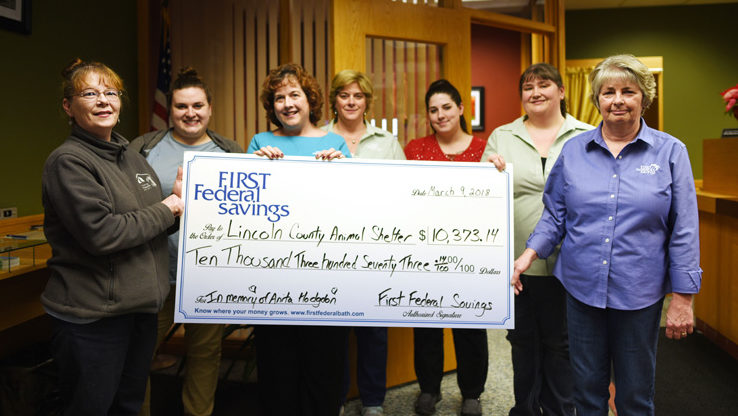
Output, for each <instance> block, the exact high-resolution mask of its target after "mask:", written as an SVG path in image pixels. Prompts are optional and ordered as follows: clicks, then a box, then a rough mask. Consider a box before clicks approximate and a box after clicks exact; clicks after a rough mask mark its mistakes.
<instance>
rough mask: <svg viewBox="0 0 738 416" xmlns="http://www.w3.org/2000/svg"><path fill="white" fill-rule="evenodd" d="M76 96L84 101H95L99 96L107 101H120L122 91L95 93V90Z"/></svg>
mask: <svg viewBox="0 0 738 416" xmlns="http://www.w3.org/2000/svg"><path fill="white" fill-rule="evenodd" d="M77 95H78V96H80V97H82V99H83V100H85V101H97V99H98V97H100V96H101V95H102V96H104V97H105V99H106V100H108V101H118V100H120V96H121V95H123V91H118V90H105V91H96V90H85V91H82V92H81V93H79V94H77Z"/></svg>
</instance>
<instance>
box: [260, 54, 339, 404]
mask: <svg viewBox="0 0 738 416" xmlns="http://www.w3.org/2000/svg"><path fill="white" fill-rule="evenodd" d="M261 103H262V105H263V106H264V109H265V110H266V112H267V116H268V117H269V120H270V121H271V122H272V123H273V124H274V125H276V126H277V127H278V128H277V129H276V130H274V131H271V132H265V133H259V134H257V135H255V136H254V137H253V138H252V139H251V143H250V144H249V147H248V153H253V154H255V155H258V156H265V157H268V158H270V159H279V158H282V157H284V156H285V155H288V156H315V158H316V159H324V160H331V159H338V158H342V157H350V154H349V151H348V148H347V147H346V142H345V141H344V139H343V137H341V136H339V135H337V134H335V133H327V132H325V131H323V130H321V129H319V128H317V127H315V123H317V122H318V120H320V114H321V109H322V107H323V102H322V94H321V92H320V87H319V86H318V82H317V81H316V80H315V78H313V77H312V76H311V75H309V74H308V73H307V72H306V71H305V70H304V69H303V68H302V67H301V66H299V65H296V64H285V65H282V66H280V67H279V68H276V69H273V70H271V71H270V72H269V75H268V76H267V78H266V80H264V84H263V86H262V92H261ZM255 331H256V357H257V358H256V363H257V367H258V373H259V381H258V383H259V400H260V402H261V408H262V414H264V415H274V416H283V415H284V416H297V415H338V412H339V408H340V406H341V399H342V397H341V390H342V381H343V366H344V360H345V354H346V335H347V333H348V332H347V331H348V330H347V329H346V328H345V327H340V326H339V327H332V326H300V325H257V326H255Z"/></svg>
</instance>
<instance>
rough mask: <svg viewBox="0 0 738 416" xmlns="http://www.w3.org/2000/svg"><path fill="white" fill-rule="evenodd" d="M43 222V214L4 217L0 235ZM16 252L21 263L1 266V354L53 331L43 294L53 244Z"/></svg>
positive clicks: (17, 348)
mask: <svg viewBox="0 0 738 416" xmlns="http://www.w3.org/2000/svg"><path fill="white" fill-rule="evenodd" d="M43 222H44V216H43V215H41V214H39V215H31V216H27V217H21V218H12V219H7V220H2V221H0V236H5V235H6V234H12V233H18V232H23V231H28V230H29V229H30V227H31V226H32V225H37V224H43ZM14 253H16V252H14ZM16 254H17V255H18V256H19V257H21V265H20V266H17V267H13V268H12V269H11V270H10V271H8V270H5V269H3V270H0V357H2V356H5V355H7V354H10V353H12V352H14V351H17V350H19V349H20V348H23V347H25V346H27V345H30V344H33V343H35V342H38V341H42V340H46V339H48V336H49V334H50V332H49V331H48V320H47V317H46V313H45V312H44V309H43V307H42V306H41V301H40V295H41V292H42V291H43V289H44V287H45V286H46V281H47V280H48V279H49V271H48V269H47V268H46V260H47V259H48V258H49V257H51V248H50V247H49V245H48V244H43V245H40V246H36V247H29V248H23V249H21V250H19V251H18V252H17V253H16Z"/></svg>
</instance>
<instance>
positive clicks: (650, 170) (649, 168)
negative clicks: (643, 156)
mask: <svg viewBox="0 0 738 416" xmlns="http://www.w3.org/2000/svg"><path fill="white" fill-rule="evenodd" d="M659 169H661V166H659V165H657V164H655V163H651V164H650V165H641V167H640V168H636V170H637V171H638V172H640V173H642V174H644V175H655V174H656V172H657V171H658V170H659Z"/></svg>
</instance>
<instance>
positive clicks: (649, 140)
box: [587, 117, 656, 153]
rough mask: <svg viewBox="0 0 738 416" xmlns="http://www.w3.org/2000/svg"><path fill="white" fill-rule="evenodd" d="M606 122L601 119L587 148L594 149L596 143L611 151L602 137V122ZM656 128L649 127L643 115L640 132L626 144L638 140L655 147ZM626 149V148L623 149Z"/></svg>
mask: <svg viewBox="0 0 738 416" xmlns="http://www.w3.org/2000/svg"><path fill="white" fill-rule="evenodd" d="M603 123H604V122H603V121H600V124H598V125H597V129H596V130H595V131H596V133H595V134H594V135H593V136H592V139H591V140H590V141H589V143H587V150H592V149H593V147H592V146H594V145H598V146H600V147H601V148H603V149H605V151H607V152H608V153H609V152H610V150H609V148H608V147H607V144H606V143H605V138H604V137H602V124H603ZM654 131H655V130H653V129H650V128H648V126H647V125H646V120H644V119H643V117H641V128H640V129H639V130H638V134H636V137H635V138H634V139H633V141H631V142H630V143H628V144H627V145H626V147H628V146H630V145H631V144H632V143H636V142H639V141H640V142H644V143H646V144H648V145H649V146H651V147H654V145H655V141H656V137H655V136H654V134H653V132H654ZM623 150H625V149H623Z"/></svg>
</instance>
